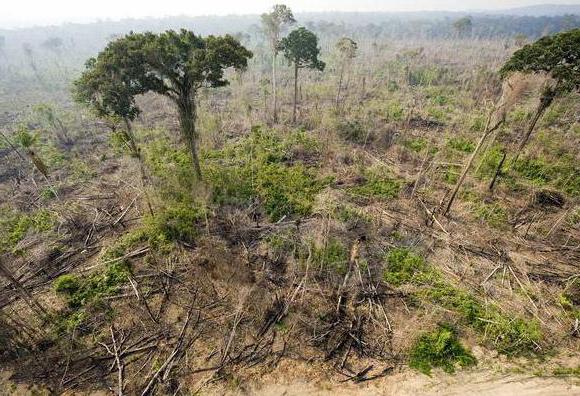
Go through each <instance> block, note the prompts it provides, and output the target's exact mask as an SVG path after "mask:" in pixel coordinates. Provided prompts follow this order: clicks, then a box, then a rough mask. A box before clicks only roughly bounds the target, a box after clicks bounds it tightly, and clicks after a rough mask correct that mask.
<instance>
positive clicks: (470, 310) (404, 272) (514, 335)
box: [383, 248, 543, 355]
mask: <svg viewBox="0 0 580 396" xmlns="http://www.w3.org/2000/svg"><path fill="white" fill-rule="evenodd" d="M383 278H384V279H385V281H386V282H387V283H390V284H392V285H393V286H403V285H412V286H415V290H414V291H413V296H414V297H415V298H416V299H417V300H418V301H424V302H426V303H428V304H435V305H439V306H441V307H443V308H445V309H447V310H450V311H452V312H454V313H455V314H456V315H457V316H458V318H459V319H460V320H461V322H462V323H463V324H464V325H466V326H468V327H470V328H472V329H473V330H475V331H476V332H477V333H479V334H480V336H481V337H482V342H483V343H484V344H487V345H489V346H491V347H493V348H495V349H496V350H498V351H499V352H500V353H503V354H506V355H528V354H533V353H535V351H537V349H538V347H539V345H540V343H541V341H542V338H543V336H542V332H541V329H540V327H539V324H538V323H537V322H536V321H535V320H526V319H524V318H522V317H519V316H517V315H508V314H505V313H503V312H502V311H501V310H500V309H499V308H498V307H497V306H495V305H493V304H486V305H484V304H483V303H482V302H481V301H480V300H479V299H478V298H477V297H476V296H475V295H474V294H472V293H470V292H468V291H467V290H465V289H462V288H459V287H457V286H455V285H453V284H452V283H451V282H449V281H447V280H446V279H445V277H444V276H443V275H442V274H441V273H439V272H438V271H437V270H435V269H433V268H432V267H430V266H429V265H428V264H427V263H426V261H425V260H424V259H423V258H422V257H421V256H419V255H418V254H416V253H414V252H413V251H411V250H410V249H408V248H395V249H393V250H391V251H390V252H389V253H388V254H387V256H386V268H385V271H384V274H383Z"/></svg>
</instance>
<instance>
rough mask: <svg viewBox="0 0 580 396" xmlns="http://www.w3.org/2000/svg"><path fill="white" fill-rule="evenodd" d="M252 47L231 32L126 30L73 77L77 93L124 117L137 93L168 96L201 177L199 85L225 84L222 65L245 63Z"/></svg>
mask: <svg viewBox="0 0 580 396" xmlns="http://www.w3.org/2000/svg"><path fill="white" fill-rule="evenodd" d="M251 57H252V53H251V52H250V51H248V50H247V49H246V48H245V47H244V46H242V45H241V44H240V42H239V41H238V40H236V39H234V38H233V37H232V36H230V35H226V36H223V37H216V36H208V37H205V38H204V37H200V36H197V35H195V34H194V33H193V32H191V31H188V30H185V29H182V30H180V31H179V32H176V31H173V30H168V31H166V32H164V33H160V34H154V33H150V32H147V33H130V34H128V35H126V36H125V37H122V38H119V39H117V40H115V41H113V42H111V43H109V45H108V46H107V47H106V48H105V49H104V50H103V51H102V52H101V53H99V55H98V56H97V57H96V58H95V59H92V60H89V62H88V63H87V70H86V71H85V73H84V74H83V76H81V78H80V79H79V80H78V81H77V85H76V86H77V95H76V96H77V98H79V100H80V101H81V102H85V103H87V104H88V105H91V106H92V107H93V108H95V109H96V110H97V111H98V112H100V113H101V114H102V115H106V116H117V117H120V118H122V119H124V120H126V121H131V120H133V119H134V118H135V117H136V116H137V114H138V113H139V108H138V106H137V105H136V103H135V96H137V95H139V94H144V93H146V92H155V93H158V94H160V95H164V96H166V97H168V98H170V99H171V100H172V101H173V103H174V104H175V105H176V108H177V111H178V115H179V125H180V130H181V135H182V138H183V140H184V141H185V143H186V144H187V146H188V148H189V151H190V154H191V158H192V162H193V167H194V172H195V175H196V177H197V178H198V179H201V167H200V165H199V158H198V153H197V145H198V138H199V136H198V133H197V130H196V128H195V121H196V118H197V113H196V108H197V106H196V95H197V92H198V91H199V89H200V88H202V87H209V88H216V87H223V86H226V85H227V84H228V83H229V82H228V80H227V79H225V77H224V73H225V70H226V69H228V68H230V67H233V68H235V69H243V68H245V67H247V64H248V59H249V58H251Z"/></svg>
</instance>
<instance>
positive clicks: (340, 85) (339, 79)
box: [336, 64, 344, 110]
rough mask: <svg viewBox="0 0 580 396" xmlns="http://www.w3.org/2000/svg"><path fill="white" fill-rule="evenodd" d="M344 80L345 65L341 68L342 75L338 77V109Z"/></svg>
mask: <svg viewBox="0 0 580 396" xmlns="http://www.w3.org/2000/svg"><path fill="white" fill-rule="evenodd" d="M343 78H344V64H342V65H341V66H340V75H339V77H338V88H337V89H336V109H337V110H338V105H339V103H340V91H341V89H342V79H343Z"/></svg>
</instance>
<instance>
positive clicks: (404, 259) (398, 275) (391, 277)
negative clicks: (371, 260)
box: [384, 248, 427, 286]
mask: <svg viewBox="0 0 580 396" xmlns="http://www.w3.org/2000/svg"><path fill="white" fill-rule="evenodd" d="M386 261H387V268H386V270H385V272H384V279H385V281H386V282H388V283H390V284H392V285H395V286H401V285H402V284H405V283H411V282H415V281H416V278H415V277H416V276H417V275H418V274H423V273H425V272H426V270H427V264H426V263H425V260H424V259H423V257H421V256H419V255H417V254H415V253H413V252H412V251H411V250H410V249H408V248H396V249H393V250H391V251H389V253H388V254H387V256H386Z"/></svg>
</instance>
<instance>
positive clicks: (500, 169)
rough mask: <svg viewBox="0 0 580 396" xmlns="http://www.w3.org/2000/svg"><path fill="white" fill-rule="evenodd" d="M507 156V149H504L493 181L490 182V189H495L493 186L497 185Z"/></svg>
mask: <svg viewBox="0 0 580 396" xmlns="http://www.w3.org/2000/svg"><path fill="white" fill-rule="evenodd" d="M506 158H507V151H504V152H503V155H502V157H501V160H500V161H499V165H498V166H497V169H496V170H495V174H494V175H493V179H492V180H491V183H490V184H489V191H493V188H494V187H495V182H496V181H497V179H498V178H499V177H500V176H501V172H502V168H503V164H504V162H505V160H506Z"/></svg>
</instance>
